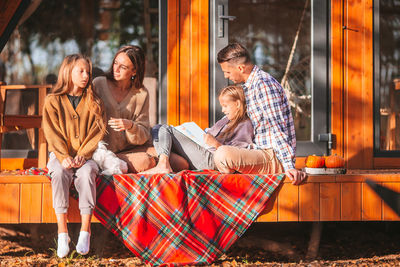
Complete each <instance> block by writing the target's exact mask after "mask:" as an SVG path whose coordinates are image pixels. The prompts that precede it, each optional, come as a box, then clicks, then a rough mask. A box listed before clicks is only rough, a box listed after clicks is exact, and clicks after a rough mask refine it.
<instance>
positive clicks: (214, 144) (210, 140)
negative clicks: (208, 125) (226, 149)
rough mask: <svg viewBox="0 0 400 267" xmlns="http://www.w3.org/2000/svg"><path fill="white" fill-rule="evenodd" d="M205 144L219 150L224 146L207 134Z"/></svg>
mask: <svg viewBox="0 0 400 267" xmlns="http://www.w3.org/2000/svg"><path fill="white" fill-rule="evenodd" d="M204 142H205V143H206V144H207V145H209V146H211V147H215V148H218V147H220V146H222V144H221V143H220V142H218V141H217V139H215V137H214V136H212V135H211V134H208V133H206V134H205V135H204Z"/></svg>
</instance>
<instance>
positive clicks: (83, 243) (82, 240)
mask: <svg viewBox="0 0 400 267" xmlns="http://www.w3.org/2000/svg"><path fill="white" fill-rule="evenodd" d="M89 247H90V233H89V232H86V231H81V232H80V233H79V238H78V244H77V245H76V251H77V252H78V253H79V254H81V255H86V254H88V252H89Z"/></svg>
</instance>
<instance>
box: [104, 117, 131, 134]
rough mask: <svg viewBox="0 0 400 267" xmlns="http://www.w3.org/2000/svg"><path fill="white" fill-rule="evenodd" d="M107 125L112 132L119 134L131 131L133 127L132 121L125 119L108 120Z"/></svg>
mask: <svg viewBox="0 0 400 267" xmlns="http://www.w3.org/2000/svg"><path fill="white" fill-rule="evenodd" d="M108 125H110V127H111V128H112V129H114V131H117V132H120V131H125V130H129V129H131V128H132V127H133V121H131V120H127V119H116V118H110V120H109V121H108Z"/></svg>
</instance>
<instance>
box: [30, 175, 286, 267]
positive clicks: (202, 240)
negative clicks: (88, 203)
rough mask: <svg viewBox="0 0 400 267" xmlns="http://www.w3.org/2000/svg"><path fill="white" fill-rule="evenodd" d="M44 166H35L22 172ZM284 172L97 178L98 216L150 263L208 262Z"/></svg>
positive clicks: (261, 205)
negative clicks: (271, 173) (275, 173)
mask: <svg viewBox="0 0 400 267" xmlns="http://www.w3.org/2000/svg"><path fill="white" fill-rule="evenodd" d="M37 171H40V172H42V173H41V174H43V172H45V171H43V170H39V169H34V170H30V171H29V172H25V174H35V172H37ZM283 177H284V174H277V175H268V174H260V175H257V174H221V173H219V172H217V171H211V170H201V171H182V172H179V173H176V174H155V175H138V174H124V175H113V176H99V177H98V178H97V203H96V208H95V211H94V215H95V216H96V218H97V219H98V220H99V221H100V222H101V223H102V224H103V225H104V226H105V227H106V228H107V229H108V230H110V231H111V232H112V233H114V234H115V235H116V236H117V237H119V238H120V239H121V240H122V242H123V243H124V244H125V246H126V247H127V248H128V249H129V250H131V251H132V252H133V253H134V254H135V255H136V256H138V257H140V258H142V259H143V260H144V261H145V262H146V263H150V264H152V265H161V264H167V265H187V264H211V263H212V262H213V261H214V260H216V259H218V258H219V257H220V256H221V255H222V254H223V253H224V252H226V251H227V250H228V249H229V247H230V246H231V245H232V244H233V243H234V242H235V241H236V240H237V239H238V238H239V237H240V236H241V235H242V234H243V233H244V232H245V231H246V229H248V227H249V226H250V225H251V224H252V223H253V221H254V220H255V219H256V218H257V216H258V214H259V213H260V212H261V211H262V210H263V208H264V207H265V204H266V202H267V201H268V199H269V198H270V196H271V194H272V193H273V192H274V190H275V189H276V188H277V187H278V185H279V184H280V182H281V180H282V178H283Z"/></svg>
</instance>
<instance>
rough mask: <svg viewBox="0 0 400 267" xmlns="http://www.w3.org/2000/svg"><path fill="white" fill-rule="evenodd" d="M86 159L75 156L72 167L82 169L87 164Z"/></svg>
mask: <svg viewBox="0 0 400 267" xmlns="http://www.w3.org/2000/svg"><path fill="white" fill-rule="evenodd" d="M85 162H86V159H85V158H84V157H83V156H80V155H77V156H75V158H74V160H73V162H72V167H73V168H80V167H82V166H83V164H85Z"/></svg>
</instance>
